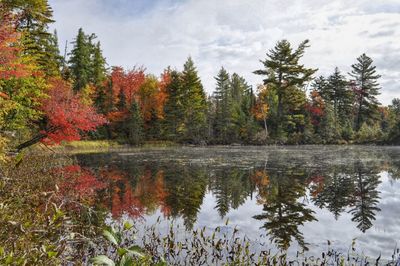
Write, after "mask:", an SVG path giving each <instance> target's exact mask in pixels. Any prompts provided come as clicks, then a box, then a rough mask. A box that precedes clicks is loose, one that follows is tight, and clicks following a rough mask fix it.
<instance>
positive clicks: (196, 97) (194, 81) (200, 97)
mask: <svg viewBox="0 0 400 266" xmlns="http://www.w3.org/2000/svg"><path fill="white" fill-rule="evenodd" d="M181 82H182V83H181V86H182V90H183V91H182V92H183V100H184V111H185V112H184V114H185V119H184V140H185V141H188V142H193V143H201V142H203V141H204V140H205V137H206V134H207V116H206V114H207V100H206V94H205V92H204V89H203V85H202V84H201V81H200V78H199V76H198V74H197V70H196V67H195V66H194V63H193V60H192V58H191V57H189V58H188V59H187V61H186V62H185V64H184V65H183V72H182V79H181Z"/></svg>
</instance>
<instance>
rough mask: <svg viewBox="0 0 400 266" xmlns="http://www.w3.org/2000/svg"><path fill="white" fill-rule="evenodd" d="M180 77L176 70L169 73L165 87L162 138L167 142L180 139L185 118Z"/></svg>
mask: <svg viewBox="0 0 400 266" xmlns="http://www.w3.org/2000/svg"><path fill="white" fill-rule="evenodd" d="M181 76H182V74H181V73H179V72H178V71H176V70H173V71H171V72H170V79H171V80H170V82H169V84H168V85H167V87H166V92H167V95H168V98H167V101H166V103H165V106H164V113H165V116H164V122H163V131H164V136H165V137H166V138H167V139H169V140H175V141H177V140H178V141H179V140H181V139H182V136H183V127H184V118H185V117H184V115H185V106H184V96H183V88H182V82H181Z"/></svg>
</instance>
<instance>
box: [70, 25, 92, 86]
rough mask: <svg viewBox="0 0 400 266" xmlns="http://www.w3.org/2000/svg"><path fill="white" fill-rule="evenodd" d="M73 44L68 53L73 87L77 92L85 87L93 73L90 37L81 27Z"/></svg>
mask: <svg viewBox="0 0 400 266" xmlns="http://www.w3.org/2000/svg"><path fill="white" fill-rule="evenodd" d="M73 44H74V48H73V49H72V51H71V53H70V59H69V63H70V69H71V75H72V79H73V88H74V91H75V92H77V91H81V90H82V89H83V88H85V87H86V86H87V85H88V84H89V82H90V79H91V74H92V73H93V71H92V60H91V52H92V47H91V44H90V37H89V36H87V35H86V34H85V33H84V32H83V30H82V28H80V29H79V31H78V35H77V36H76V38H75V41H74V42H73Z"/></svg>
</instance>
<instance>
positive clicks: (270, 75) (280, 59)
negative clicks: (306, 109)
mask: <svg viewBox="0 0 400 266" xmlns="http://www.w3.org/2000/svg"><path fill="white" fill-rule="evenodd" d="M308 42H309V41H308V40H305V41H303V42H302V43H301V44H300V45H299V46H298V47H297V49H295V50H294V49H293V48H292V46H291V45H290V43H289V42H288V41H287V40H282V41H279V42H278V43H277V44H276V45H275V47H274V49H272V50H270V51H269V52H268V53H267V58H266V59H265V60H264V61H261V63H263V65H264V67H265V68H264V69H260V70H256V71H254V73H255V74H257V75H263V76H267V77H266V78H265V79H264V84H265V85H267V86H269V87H270V88H271V89H274V90H275V91H276V94H277V101H278V104H277V120H278V121H279V122H278V125H277V126H278V128H276V129H275V131H277V132H278V134H281V132H282V129H283V128H282V124H286V123H289V125H291V124H292V123H293V122H294V121H296V120H299V119H300V120H301V118H300V116H299V115H300V114H298V113H297V112H296V113H288V111H289V112H290V110H292V109H294V108H292V107H291V106H288V104H289V102H290V101H291V102H295V101H294V100H296V99H294V98H293V97H297V96H300V92H298V91H297V90H301V89H302V88H303V87H304V85H305V83H306V82H308V81H310V80H311V79H312V75H313V74H314V73H315V72H316V71H317V70H316V69H311V68H306V67H304V65H301V64H300V63H299V61H300V59H301V58H302V57H303V55H304V52H305V49H306V48H307V47H308ZM293 93H294V94H293ZM288 97H289V98H291V99H290V100H289V99H287V98H288ZM285 105H286V106H285ZM285 119H286V120H288V121H285ZM282 122H284V123H282ZM291 127H292V126H291Z"/></svg>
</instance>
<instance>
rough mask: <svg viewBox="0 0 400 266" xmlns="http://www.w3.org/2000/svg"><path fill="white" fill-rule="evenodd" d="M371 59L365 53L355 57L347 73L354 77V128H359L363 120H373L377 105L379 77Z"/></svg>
mask: <svg viewBox="0 0 400 266" xmlns="http://www.w3.org/2000/svg"><path fill="white" fill-rule="evenodd" d="M372 63H373V60H372V59H371V58H370V57H368V56H367V55H366V54H362V55H361V56H360V57H358V58H357V63H355V64H353V65H352V66H351V67H352V70H351V72H350V73H349V75H350V76H352V77H353V78H354V81H353V90H354V93H355V98H356V99H355V100H356V118H355V129H356V130H359V129H360V128H361V125H362V124H363V123H364V122H368V121H369V120H374V119H375V118H376V115H377V109H378V106H379V102H378V99H377V98H376V97H377V96H378V95H379V94H380V93H379V89H380V87H379V84H378V79H379V78H380V77H381V76H380V75H378V74H377V73H376V67H375V66H374V65H372Z"/></svg>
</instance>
